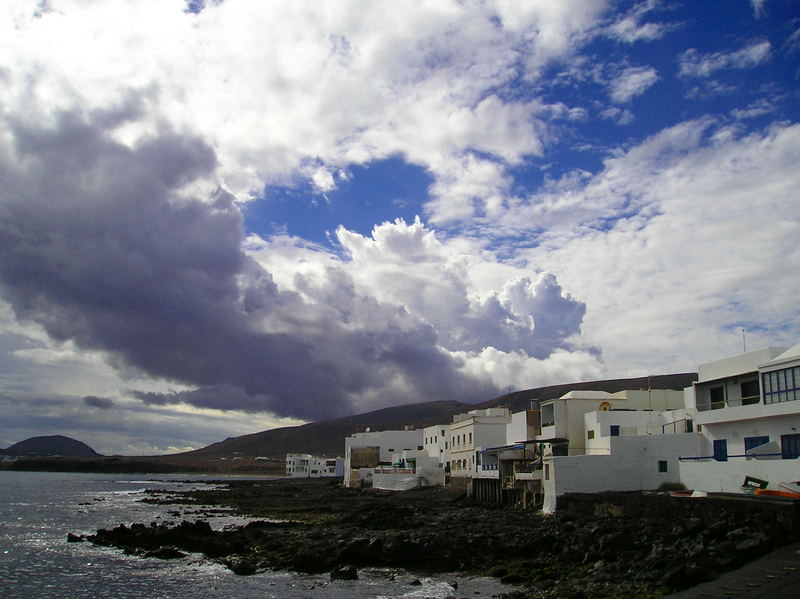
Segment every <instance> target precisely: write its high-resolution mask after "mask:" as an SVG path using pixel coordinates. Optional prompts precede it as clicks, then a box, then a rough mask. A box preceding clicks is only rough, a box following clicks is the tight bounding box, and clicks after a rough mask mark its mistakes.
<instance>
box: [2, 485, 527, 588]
mask: <svg viewBox="0 0 800 599" xmlns="http://www.w3.org/2000/svg"><path fill="white" fill-rule="evenodd" d="M212 478H213V479H214V480H220V479H224V478H225V477H222V476H214V477H202V476H193V475H186V476H183V475H174V474H171V475H141V474H140V475H114V474H79V473H49V472H10V471H0V599H17V598H19V599H23V598H24V599H34V598H45V597H46V598H54V599H55V598H62V597H63V598H87V599H89V598H100V597H103V598H105V597H108V598H114V599H127V598H131V599H133V598H135V599H149V598H158V599H184V598H185V599H189V598H197V597H202V598H203V599H217V598H219V599H222V598H236V599H240V598H241V599H248V598H253V599H272V598H274V599H300V598H311V599H367V598H376V599H382V598H387V599H388V598H394V597H403V598H407V599H414V598H442V599H444V598H448V597H455V598H462V597H470V598H473V599H480V598H489V597H493V596H496V595H497V594H499V593H502V592H508V591H510V590H512V588H511V587H508V586H504V585H501V584H500V583H499V582H497V581H495V580H493V579H487V578H475V577H465V576H461V575H456V574H453V575H442V576H439V577H435V578H427V577H425V578H419V580H420V582H422V584H421V585H412V584H411V582H412V581H414V580H415V579H418V577H417V576H415V575H414V574H413V573H409V572H405V571H402V570H383V569H374V570H364V571H360V573H359V576H360V578H359V580H357V581H330V580H329V578H328V576H327V575H321V576H309V575H300V574H295V573H287V572H265V573H259V574H255V575H253V576H237V575H235V574H233V573H231V572H230V571H229V570H227V569H226V568H224V567H222V566H219V565H217V564H214V563H213V562H211V561H209V560H206V559H204V558H203V557H202V556H200V555H193V556H191V555H190V556H187V557H186V558H183V559H178V560H159V559H153V558H150V559H143V558H139V557H135V556H127V555H124V554H123V553H122V552H121V551H119V550H116V549H111V548H107V547H98V546H95V545H92V544H90V543H67V540H66V538H67V533H70V532H72V533H75V534H92V533H94V532H95V531H96V530H97V529H98V528H111V527H114V526H116V525H117V524H132V523H134V522H144V523H150V522H153V521H156V522H170V521H171V522H176V523H177V522H180V521H181V520H184V519H185V520H194V519H197V518H198V516H197V515H196V514H192V512H193V511H195V510H196V509H197V508H196V507H190V506H174V505H169V506H164V505H152V504H147V503H142V502H141V499H142V498H143V497H144V496H145V493H144V492H145V490H146V489H162V490H185V489H190V488H192V487H196V486H198V485H207V484H211V483H210V482H209V481H210V480H211V479H212ZM178 479H179V482H178ZM176 510H179V511H180V512H181V513H176ZM202 518H203V519H205V520H208V521H209V522H210V524H211V526H212V527H213V528H215V529H222V528H223V527H225V526H231V525H235V524H238V523H242V522H243V520H241V519H239V518H235V517H232V516H230V515H227V514H225V513H219V514H217V513H214V514H213V517H208V516H205V515H204V516H203V517H202ZM453 583H455V585H454V584H453ZM454 586H457V588H454Z"/></svg>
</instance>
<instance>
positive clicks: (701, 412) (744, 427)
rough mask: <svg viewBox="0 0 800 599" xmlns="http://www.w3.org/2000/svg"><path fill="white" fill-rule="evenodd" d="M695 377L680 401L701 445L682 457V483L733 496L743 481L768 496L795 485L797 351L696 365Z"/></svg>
mask: <svg viewBox="0 0 800 599" xmlns="http://www.w3.org/2000/svg"><path fill="white" fill-rule="evenodd" d="M698 375H699V376H698V380H697V382H696V383H695V384H694V385H693V387H692V388H690V389H688V390H687V394H686V398H687V407H688V408H690V409H692V410H695V411H696V414H695V416H694V422H695V425H696V428H697V429H698V430H699V431H701V433H702V440H703V444H702V446H701V447H700V448H699V449H698V451H696V452H695V453H685V454H683V456H682V459H681V462H680V479H681V482H682V483H683V484H684V485H686V486H687V487H688V488H690V489H697V490H703V491H723V492H740V491H741V488H742V485H743V483H744V482H745V479H746V478H747V477H751V479H758V480H760V481H764V483H766V484H768V486H767V488H768V489H773V490H780V483H781V482H796V481H800V460H798V456H800V345H795V346H794V347H792V348H791V349H786V348H782V347H767V348H763V349H758V350H755V351H750V352H746V353H742V354H739V355H736V356H732V357H729V358H723V359H720V360H715V361H713V362H708V363H706V364H701V365H700V366H699V367H698Z"/></svg>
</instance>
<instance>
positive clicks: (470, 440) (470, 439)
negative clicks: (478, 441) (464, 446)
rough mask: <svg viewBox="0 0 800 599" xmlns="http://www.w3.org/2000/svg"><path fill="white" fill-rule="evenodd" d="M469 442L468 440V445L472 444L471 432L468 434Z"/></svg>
mask: <svg viewBox="0 0 800 599" xmlns="http://www.w3.org/2000/svg"><path fill="white" fill-rule="evenodd" d="M469 442H470V445H471V444H472V433H470V434H469Z"/></svg>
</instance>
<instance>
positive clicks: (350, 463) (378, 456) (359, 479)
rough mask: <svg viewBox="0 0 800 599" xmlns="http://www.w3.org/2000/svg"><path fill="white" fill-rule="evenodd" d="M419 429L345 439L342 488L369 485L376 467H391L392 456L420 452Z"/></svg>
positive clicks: (366, 433)
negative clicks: (398, 453) (400, 453)
mask: <svg viewBox="0 0 800 599" xmlns="http://www.w3.org/2000/svg"><path fill="white" fill-rule="evenodd" d="M422 449H423V445H422V430H421V429H410V428H409V429H406V430H393V431H378V432H370V431H365V432H362V433H354V434H352V435H350V436H349V437H347V438H346V439H345V440H344V486H345V487H358V486H371V485H372V482H373V475H374V473H375V468H376V467H377V466H392V464H393V461H392V460H393V454H395V453H397V452H403V451H421V450H422Z"/></svg>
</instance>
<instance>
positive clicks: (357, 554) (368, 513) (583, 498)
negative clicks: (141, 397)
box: [70, 480, 800, 599]
mask: <svg viewBox="0 0 800 599" xmlns="http://www.w3.org/2000/svg"><path fill="white" fill-rule="evenodd" d="M146 501H151V502H157V503H170V504H171V503H175V504H183V505H188V506H192V507H193V508H202V507H204V506H205V507H207V508H208V509H212V508H213V509H219V508H221V507H226V508H230V509H232V510H233V511H234V512H235V513H237V514H241V515H245V516H248V517H251V518H253V519H254V520H253V521H252V522H250V523H249V524H247V525H243V526H240V527H237V528H235V529H232V530H221V531H217V530H214V529H212V527H211V525H210V524H209V523H208V522H207V521H204V520H195V521H192V522H189V521H184V522H180V523H171V524H170V523H166V524H155V523H152V524H144V523H141V524H134V525H131V526H124V525H120V526H117V527H116V528H113V529H108V530H99V531H97V533H96V534H94V535H91V536H89V537H86V539H85V540H88V541H90V542H92V543H95V544H97V545H103V546H111V547H117V548H121V549H123V550H124V551H126V552H128V553H132V554H137V555H142V556H152V557H161V558H176V557H181V556H182V555H184V554H186V553H201V554H204V555H205V556H207V557H208V558H210V559H213V560H217V561H219V562H220V563H223V564H225V565H227V566H228V567H229V568H230V569H231V570H233V571H234V572H237V573H239V574H251V573H254V572H257V571H259V570H263V569H275V570H292V571H299V572H309V573H319V572H331V573H332V574H331V575H332V577H352V576H357V572H358V568H362V567H397V568H405V569H408V570H410V571H413V572H419V573H434V572H439V573H441V572H462V573H472V574H485V575H491V576H494V577H497V578H499V579H500V580H501V581H503V582H506V583H509V584H515V585H518V587H519V591H517V592H515V593H512V594H511V595H508V597H509V598H513V599H523V598H536V599H542V598H548V597H558V598H576V599H577V598H584V597H586V598H588V597H591V598H593V599H602V598H612V597H626V598H627V599H632V598H635V597H641V598H645V597H657V596H661V595H664V594H668V593H670V592H674V591H677V590H680V589H683V588H686V587H689V586H692V585H695V584H697V583H699V582H702V581H705V580H709V579H712V578H714V577H716V576H718V575H719V574H720V573H722V572H724V571H726V570H730V569H733V568H736V567H739V566H741V565H743V564H744V563H747V562H748V561H751V560H754V559H756V558H758V557H760V556H762V555H764V554H766V553H768V552H770V551H772V550H773V549H776V548H778V547H780V546H783V545H785V544H787V543H790V542H793V541H795V540H797V539H798V538H800V536H799V534H800V533H799V532H798V531H799V530H800V526H799V521H800V519H799V518H798V509H800V505H798V504H796V503H795V502H791V501H777V500H763V499H756V498H741V497H713V498H712V497H708V498H703V499H690V498H677V497H672V496H670V495H669V494H643V493H605V494H593V495H575V496H567V497H565V498H563V499H562V498H560V499H559V511H558V513H557V514H556V515H555V516H541V515H538V514H536V513H535V512H534V511H531V510H523V509H515V508H494V507H486V506H479V505H475V504H473V503H471V502H470V501H468V500H467V499H466V498H465V497H464V496H463V495H462V494H459V493H455V492H453V491H449V490H447V489H444V488H430V489H421V490H416V491H409V492H404V493H390V492H381V491H374V490H361V489H344V488H341V487H340V486H338V484H335V483H333V482H332V481H325V480H299V481H291V480H262V481H237V482H231V483H226V484H225V485H224V486H223V487H222V488H217V489H213V490H212V489H209V490H199V491H188V492H185V493H181V494H178V495H177V496H175V494H174V493H172V494H170V495H169V496H162V495H160V494H158V493H152V494H151V495H150V496H149V497H148V498H147V499H146ZM200 514H202V510H200ZM70 540H71V541H80V540H84V539H83V537H76V536H72V537H71V538H70Z"/></svg>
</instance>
